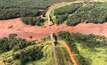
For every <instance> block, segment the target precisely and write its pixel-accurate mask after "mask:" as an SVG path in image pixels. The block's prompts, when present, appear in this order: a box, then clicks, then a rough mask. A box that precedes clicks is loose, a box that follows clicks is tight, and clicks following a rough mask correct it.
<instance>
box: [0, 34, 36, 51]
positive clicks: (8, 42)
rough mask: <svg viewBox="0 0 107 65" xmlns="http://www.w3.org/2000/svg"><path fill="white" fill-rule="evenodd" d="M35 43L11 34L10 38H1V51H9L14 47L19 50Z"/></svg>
mask: <svg viewBox="0 0 107 65" xmlns="http://www.w3.org/2000/svg"><path fill="white" fill-rule="evenodd" d="M33 44H35V43H34V42H28V41H26V40H24V39H20V38H16V37H14V35H11V36H9V38H3V39H0V52H7V51H10V50H12V49H14V50H18V49H22V48H25V47H27V46H29V45H33Z"/></svg>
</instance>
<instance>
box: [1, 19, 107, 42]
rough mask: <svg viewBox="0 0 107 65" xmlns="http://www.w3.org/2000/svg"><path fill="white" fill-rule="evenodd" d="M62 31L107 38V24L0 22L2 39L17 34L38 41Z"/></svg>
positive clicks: (16, 20) (12, 20)
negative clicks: (37, 24)
mask: <svg viewBox="0 0 107 65" xmlns="http://www.w3.org/2000/svg"><path fill="white" fill-rule="evenodd" d="M60 31H68V32H80V33H83V34H95V35H101V36H106V37H107V23H104V24H93V23H88V24H86V23H80V24H78V25H76V26H67V25H65V24H61V25H52V26H49V25H46V24H45V25H44V26H30V25H25V24H24V23H22V21H21V20H20V18H17V19H11V20H0V38H3V37H7V36H8V35H9V34H13V33H15V34H17V35H18V37H20V38H23V39H27V40H38V39H40V38H42V37H44V36H46V35H49V34H51V33H57V32H60Z"/></svg>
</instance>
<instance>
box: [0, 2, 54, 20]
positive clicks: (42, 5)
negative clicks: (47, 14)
mask: <svg viewBox="0 0 107 65" xmlns="http://www.w3.org/2000/svg"><path fill="white" fill-rule="evenodd" d="M52 2H53V1H52V0H0V19H10V18H17V17H26V16H29V17H30V16H37V15H38V12H39V11H40V10H44V11H45V10H46V8H47V7H48V6H49V5H50V4H51V3H52Z"/></svg>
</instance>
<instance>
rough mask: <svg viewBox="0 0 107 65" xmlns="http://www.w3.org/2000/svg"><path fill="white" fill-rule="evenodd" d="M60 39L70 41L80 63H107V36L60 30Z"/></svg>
mask: <svg viewBox="0 0 107 65" xmlns="http://www.w3.org/2000/svg"><path fill="white" fill-rule="evenodd" d="M58 39H61V40H65V41H66V42H67V43H68V45H69V46H70V47H71V50H72V51H73V52H74V54H75V57H76V59H77V60H78V63H79V65H98V64H97V63H96V62H99V65H100V64H103V62H104V64H103V65H105V64H106V57H107V56H106V49H107V48H106V47H107V43H106V41H107V38H105V37H100V36H95V35H92V34H91V35H83V34H80V33H71V34H70V33H68V32H59V33H58ZM99 52H100V53H99ZM98 57H99V58H98ZM94 59H95V60H94ZM100 59H101V60H100Z"/></svg>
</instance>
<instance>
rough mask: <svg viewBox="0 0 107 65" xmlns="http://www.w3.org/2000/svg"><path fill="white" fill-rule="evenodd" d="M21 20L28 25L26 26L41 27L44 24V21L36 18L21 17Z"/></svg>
mask: <svg viewBox="0 0 107 65" xmlns="http://www.w3.org/2000/svg"><path fill="white" fill-rule="evenodd" d="M21 19H22V21H23V22H24V23H25V24H28V25H38V26H41V25H43V24H44V22H45V20H44V19H42V18H36V17H22V18H21Z"/></svg>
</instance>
